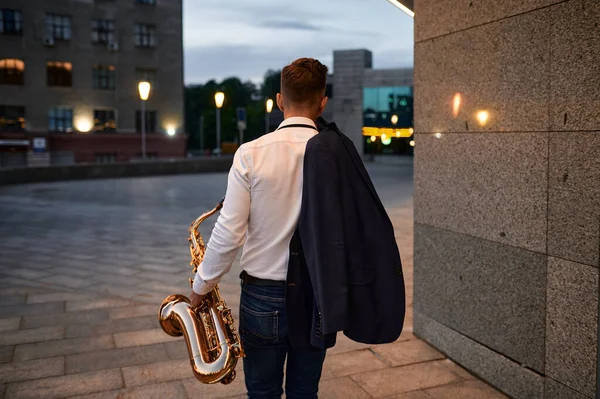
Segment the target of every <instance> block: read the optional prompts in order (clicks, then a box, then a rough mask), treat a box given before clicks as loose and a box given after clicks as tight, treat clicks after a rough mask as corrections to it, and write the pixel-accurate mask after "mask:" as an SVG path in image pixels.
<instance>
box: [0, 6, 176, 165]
mask: <svg viewBox="0 0 600 399" xmlns="http://www.w3.org/2000/svg"><path fill="white" fill-rule="evenodd" d="M182 35H183V33H182V1H181V0H126V1H109V0H51V1H49V0H28V1H21V0H0V165H3V166H9V165H24V164H35V163H38V164H40V163H41V164H61V163H71V162H112V161H127V160H130V159H132V158H136V157H139V156H140V154H141V134H140V133H141V129H142V128H141V122H142V120H141V113H140V108H141V106H140V104H141V101H140V97H139V93H138V87H137V86H138V82H139V81H141V80H148V81H150V82H151V84H152V89H151V94H150V98H149V99H148V101H147V104H146V110H147V111H146V112H145V115H146V117H145V122H146V123H145V125H146V131H147V132H149V134H148V137H147V154H148V156H149V157H150V158H154V157H158V158H164V157H181V156H183V155H184V154H185V141H186V140H185V134H184V133H185V132H184V131H183V40H182ZM171 135H172V136H171Z"/></svg>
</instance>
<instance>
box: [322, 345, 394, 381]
mask: <svg viewBox="0 0 600 399" xmlns="http://www.w3.org/2000/svg"><path fill="white" fill-rule="evenodd" d="M386 367H388V366H387V365H386V364H385V363H384V362H382V361H381V360H379V359H377V357H376V356H375V355H374V354H373V353H372V352H371V351H370V350H368V349H363V350H358V351H353V352H347V353H341V354H339V355H331V356H326V357H325V364H324V365H323V373H322V378H323V379H328V378H335V377H342V376H346V375H351V374H357V373H366V372H368V371H372V370H380V369H383V368H386Z"/></svg>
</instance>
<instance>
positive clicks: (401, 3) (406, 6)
mask: <svg viewBox="0 0 600 399" xmlns="http://www.w3.org/2000/svg"><path fill="white" fill-rule="evenodd" d="M388 1H389V2H390V3H392V4H393V5H395V6H396V7H398V8H399V9H401V10H402V11H404V12H405V13H407V14H408V15H410V16H411V17H413V18H414V17H415V12H414V11H413V9H414V0H388Z"/></svg>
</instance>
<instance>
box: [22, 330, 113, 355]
mask: <svg viewBox="0 0 600 399" xmlns="http://www.w3.org/2000/svg"><path fill="white" fill-rule="evenodd" d="M114 347H115V345H114V341H113V338H112V336H110V335H101V336H99V337H90V338H73V339H61V340H57V341H46V342H38V343H35V344H27V345H19V346H17V348H16V349H15V354H14V360H15V361H24V360H32V359H41V358H46V357H53V356H63V355H70V354H75V353H86V352H95V351H99V350H103V349H113V348H114Z"/></svg>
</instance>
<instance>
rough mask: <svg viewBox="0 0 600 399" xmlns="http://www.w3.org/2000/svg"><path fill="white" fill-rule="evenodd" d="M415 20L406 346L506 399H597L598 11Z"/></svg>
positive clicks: (460, 10) (504, 9)
mask: <svg viewBox="0 0 600 399" xmlns="http://www.w3.org/2000/svg"><path fill="white" fill-rule="evenodd" d="M414 11H415V41H416V43H415V86H414V87H415V141H416V146H415V182H414V184H415V198H414V204H415V208H414V212H415V214H414V217H415V243H414V245H415V258H414V331H415V333H416V334H417V335H418V336H419V337H422V338H424V339H425V340H427V341H429V342H430V343H431V344H432V345H434V346H435V347H437V348H438V349H440V350H441V351H443V352H445V353H446V354H448V356H450V357H451V358H452V359H454V360H455V361H457V362H458V363H460V364H461V365H462V366H463V367H466V368H467V369H469V370H470V371H471V372H473V373H474V374H476V375H478V376H479V377H481V378H483V379H485V380H487V381H488V382H489V383H491V384H492V385H494V386H495V387H497V388H499V389H500V390H502V391H504V392H505V393H507V394H508V395H510V396H511V397H513V398H569V399H582V398H594V397H598V383H597V381H598V373H597V372H598V368H597V364H598V363H597V362H598V305H599V303H598V288H599V285H598V267H599V266H600V264H599V262H600V255H599V254H600V96H599V93H600V89H599V87H600V69H599V63H598V60H599V59H600V29H599V28H598V23H599V21H600V3H599V2H598V1H597V0H567V1H563V0H545V1H537V0H536V1H516V0H510V1H502V2H498V1H487V0H485V1H478V2H475V1H472V2H468V1H467V2H460V3H459V2H457V3H456V4H454V3H452V5H451V6H450V3H449V2H448V1H442V0H438V1H426V0H416V1H415V8H414ZM336 73H337V71H336Z"/></svg>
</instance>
